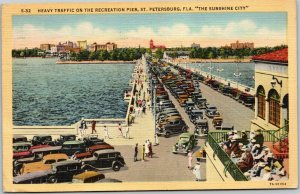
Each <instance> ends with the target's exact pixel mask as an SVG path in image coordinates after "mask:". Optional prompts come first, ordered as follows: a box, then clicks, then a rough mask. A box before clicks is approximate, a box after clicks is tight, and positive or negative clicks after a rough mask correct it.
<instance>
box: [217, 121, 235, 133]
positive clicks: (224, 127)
mask: <svg viewBox="0 0 300 194" xmlns="http://www.w3.org/2000/svg"><path fill="white" fill-rule="evenodd" d="M218 129H220V130H224V131H225V130H226V131H233V130H234V126H233V125H232V124H230V123H226V122H223V123H222V125H221V126H220V127H218Z"/></svg>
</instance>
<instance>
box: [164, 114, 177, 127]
mask: <svg viewBox="0 0 300 194" xmlns="http://www.w3.org/2000/svg"><path fill="white" fill-rule="evenodd" d="M179 119H182V117H181V116H180V115H176V116H168V117H165V118H164V119H162V120H160V122H159V125H161V126H163V125H165V124H167V123H168V122H169V121H172V120H179Z"/></svg>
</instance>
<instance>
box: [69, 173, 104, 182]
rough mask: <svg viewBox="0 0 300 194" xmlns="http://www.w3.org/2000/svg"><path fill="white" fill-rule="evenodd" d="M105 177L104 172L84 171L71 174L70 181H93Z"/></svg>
mask: <svg viewBox="0 0 300 194" xmlns="http://www.w3.org/2000/svg"><path fill="white" fill-rule="evenodd" d="M102 179H105V176H104V174H102V173H100V172H97V171H86V172H83V173H81V174H77V175H74V176H73V180H72V183H95V182H97V181H100V180H102Z"/></svg>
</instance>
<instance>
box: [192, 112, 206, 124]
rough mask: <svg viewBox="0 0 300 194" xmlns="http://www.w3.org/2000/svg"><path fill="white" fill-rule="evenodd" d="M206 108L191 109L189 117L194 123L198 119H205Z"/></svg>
mask: <svg viewBox="0 0 300 194" xmlns="http://www.w3.org/2000/svg"><path fill="white" fill-rule="evenodd" d="M203 116H204V110H200V109H194V110H192V111H191V113H190V115H189V117H190V120H191V122H192V123H194V122H195V121H196V120H197V119H203Z"/></svg>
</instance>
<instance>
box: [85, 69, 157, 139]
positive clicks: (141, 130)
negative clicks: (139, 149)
mask: <svg viewBox="0 0 300 194" xmlns="http://www.w3.org/2000/svg"><path fill="white" fill-rule="evenodd" d="M140 65H141V67H142V69H143V73H142V74H141V80H142V83H143V90H141V86H140V85H137V93H138V92H139V90H141V96H143V93H144V92H145V94H146V95H145V99H147V98H148V97H149V95H148V93H147V88H148V87H149V86H148V85H147V83H146V82H145V79H143V78H144V77H146V72H145V70H146V67H145V65H142V64H140ZM150 100H151V99H150ZM134 108H136V104H135V103H134ZM107 127H108V130H109V136H110V138H111V139H105V142H107V143H109V144H111V145H135V144H136V143H138V144H140V145H141V144H144V143H145V141H146V140H147V139H149V140H150V141H151V142H154V133H155V129H154V117H153V115H152V112H151V110H149V109H148V107H147V109H146V114H143V113H141V115H140V116H138V117H136V118H135V121H134V123H133V124H131V125H130V126H129V138H128V139H126V138H124V137H122V135H121V132H120V131H119V129H118V126H109V125H108V126H107ZM103 129H104V127H103V126H98V127H97V126H96V130H97V134H98V135H99V137H100V138H104V130H103ZM122 131H125V127H123V128H122ZM91 132H92V130H91V128H90V127H89V128H88V129H87V134H90V133H91Z"/></svg>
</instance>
